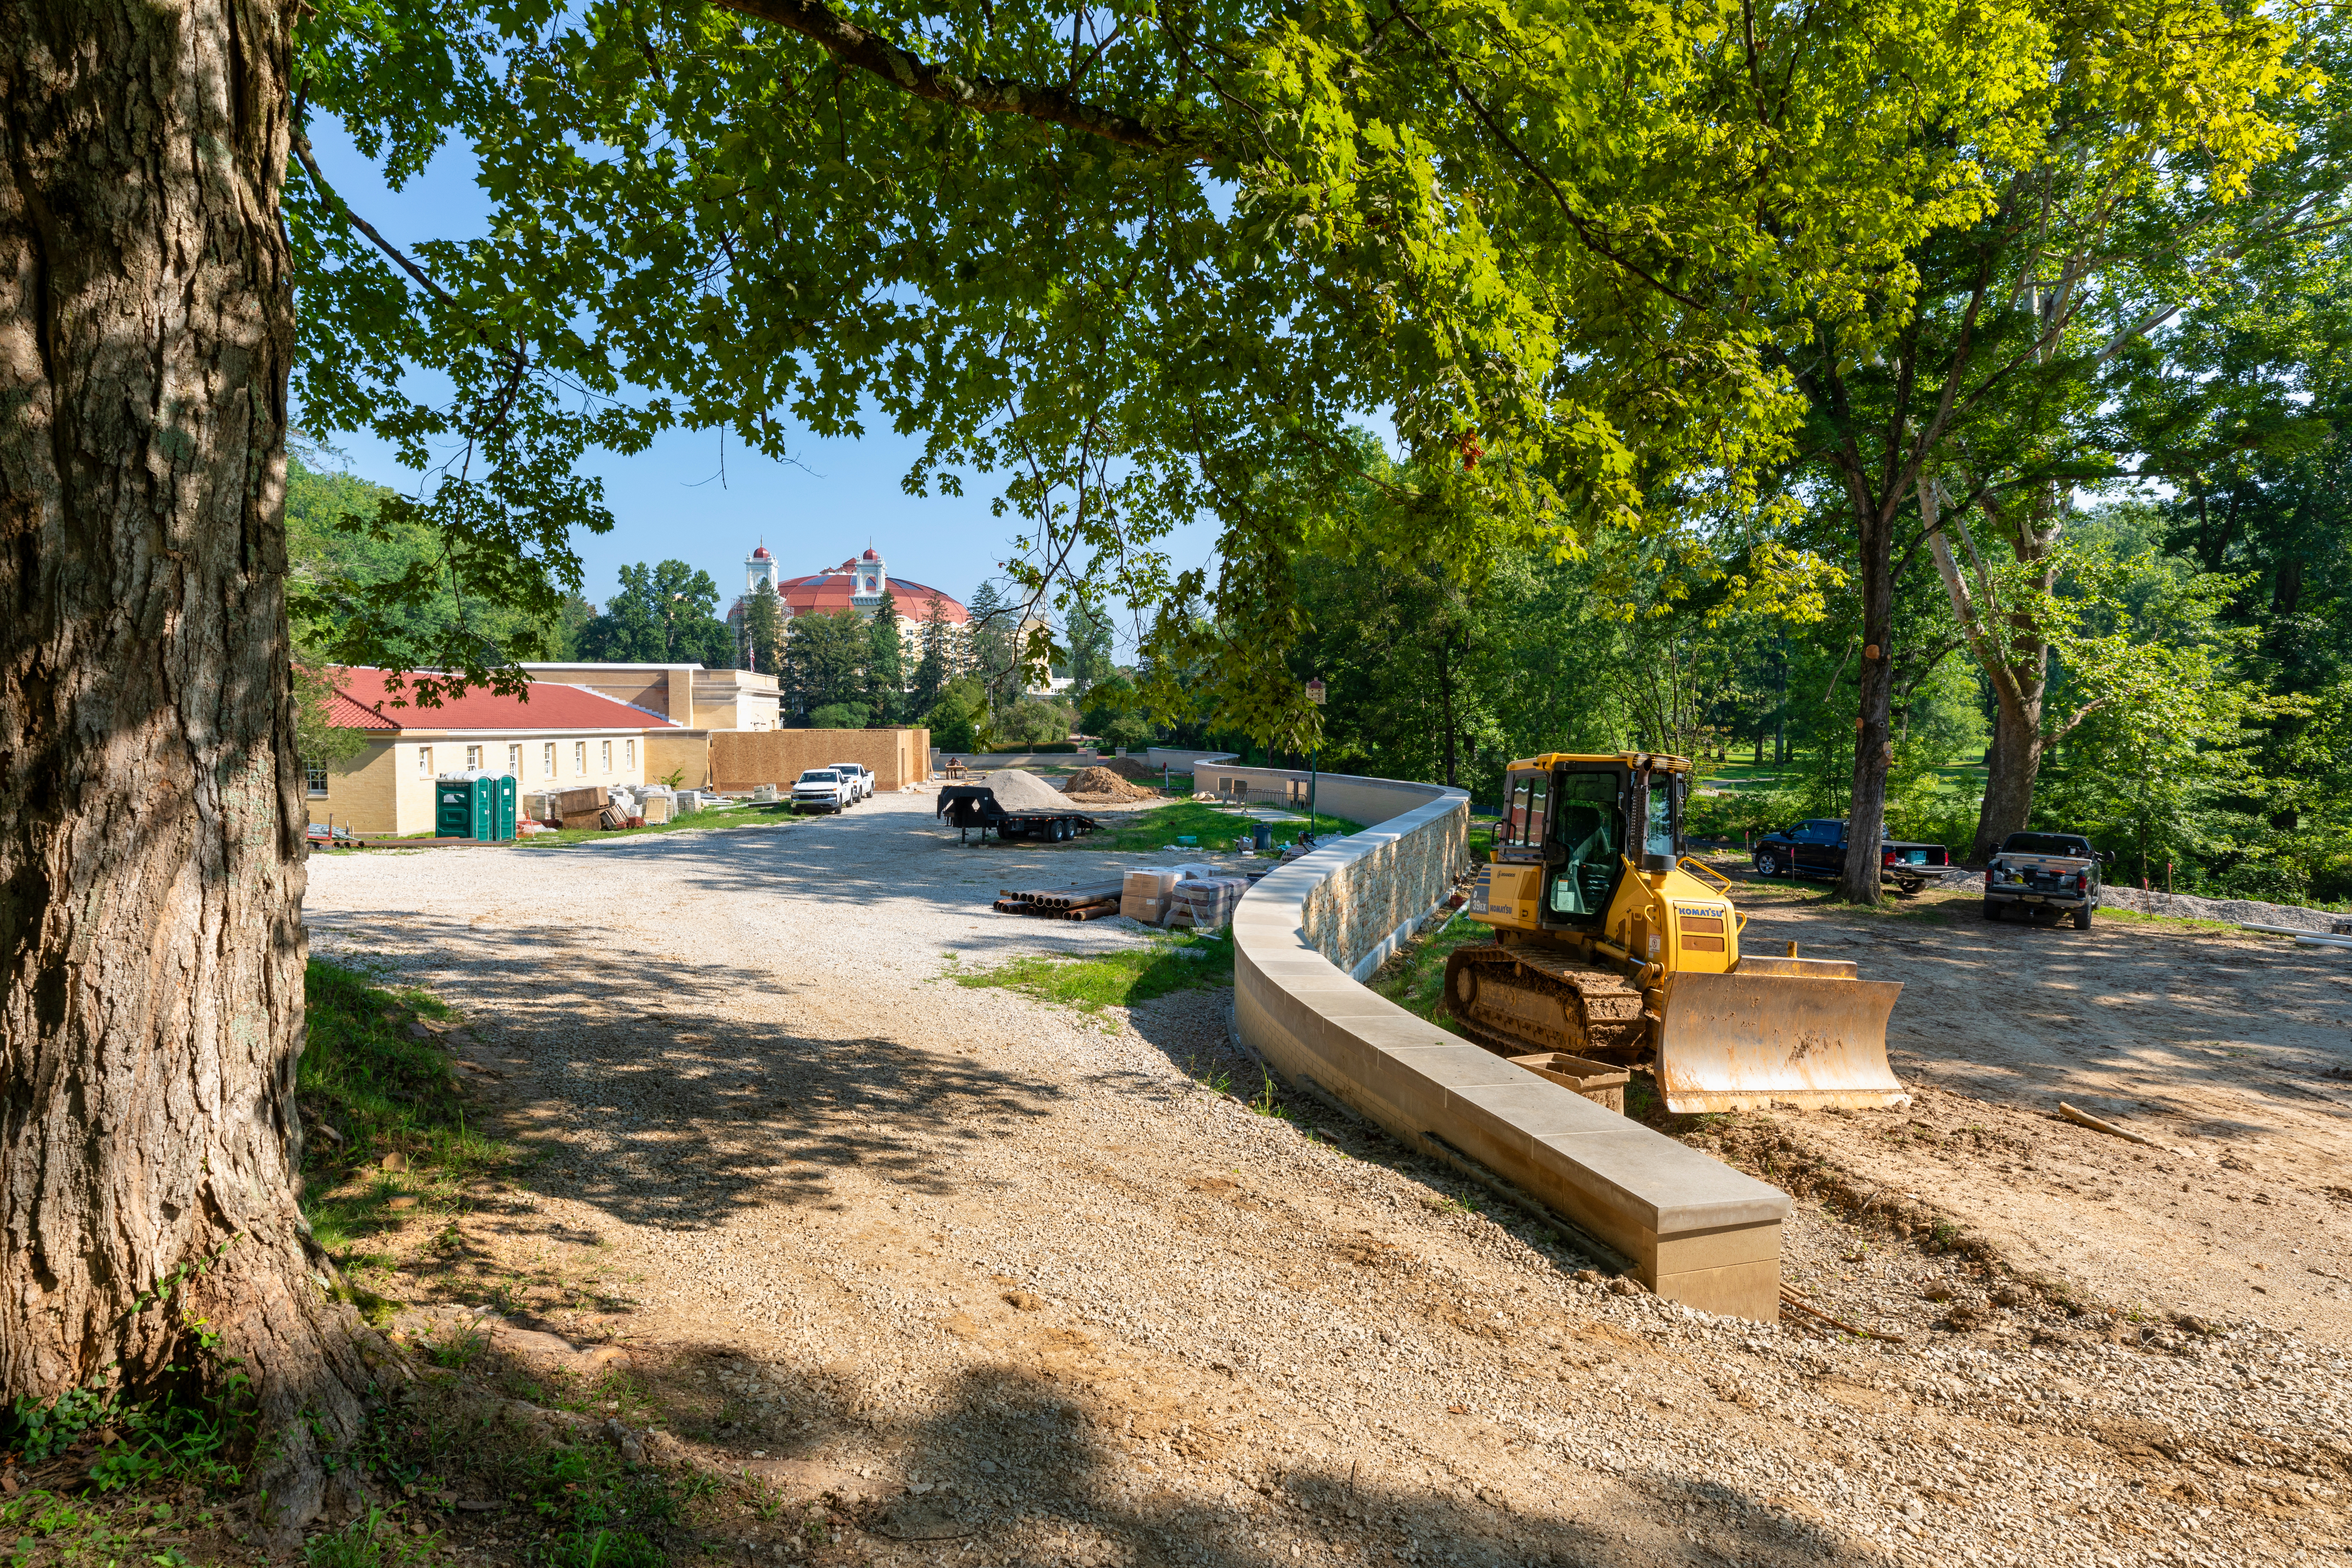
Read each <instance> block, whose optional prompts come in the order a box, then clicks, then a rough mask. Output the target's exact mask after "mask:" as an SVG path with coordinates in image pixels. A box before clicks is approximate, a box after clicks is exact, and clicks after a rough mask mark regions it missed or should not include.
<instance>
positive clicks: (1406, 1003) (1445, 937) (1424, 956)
mask: <svg viewBox="0 0 2352 1568" xmlns="http://www.w3.org/2000/svg"><path fill="white" fill-rule="evenodd" d="M1494 940H1495V928H1494V927H1492V926H1490V925H1483V924H1481V923H1480V922H1478V921H1474V920H1472V919H1471V918H1470V917H1469V916H1467V915H1456V916H1454V923H1453V924H1451V925H1449V926H1447V927H1446V928H1445V929H1444V931H1439V932H1438V933H1437V934H1436V935H1435V936H1432V937H1428V938H1426V939H1424V940H1423V941H1421V942H1414V943H1412V945H1411V946H1409V947H1407V948H1406V949H1405V950H1404V952H1403V953H1402V955H1401V956H1400V957H1399V958H1397V959H1394V960H1392V961H1391V962H1390V963H1386V964H1383V965H1382V966H1381V971H1380V973H1377V974H1375V975H1373V976H1372V980H1371V987H1372V989H1373V990H1375V991H1377V992H1379V993H1380V994H1381V995H1383V996H1385V997H1387V998H1388V999H1389V1000H1390V1001H1391V1002H1393V1003H1395V1004H1396V1005H1398V1006H1400V1007H1402V1008H1403V1009H1404V1010H1405V1011H1407V1012H1408V1013H1412V1014H1415V1015H1417V1016H1421V1017H1423V1018H1426V1019H1428V1020H1429V1021H1430V1022H1431V1023H1433V1024H1435V1025H1437V1026H1439V1027H1440V1028H1448V1027H1451V1025H1450V1023H1449V1022H1448V1020H1447V1019H1445V1018H1444V1016H1441V1015H1440V1014H1439V1013H1438V1010H1437V1004H1438V1001H1439V999H1440V998H1441V997H1443V996H1444V993H1445V960H1446V958H1447V956H1448V955H1449V954H1451V953H1452V952H1454V949H1455V948H1457V947H1477V946H1480V945H1482V944H1484V943H1486V942H1492V941H1494Z"/></svg>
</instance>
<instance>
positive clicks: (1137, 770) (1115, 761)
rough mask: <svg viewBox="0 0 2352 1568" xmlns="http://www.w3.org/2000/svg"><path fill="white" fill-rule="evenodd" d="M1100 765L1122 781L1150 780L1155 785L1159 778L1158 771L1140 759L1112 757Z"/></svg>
mask: <svg viewBox="0 0 2352 1568" xmlns="http://www.w3.org/2000/svg"><path fill="white" fill-rule="evenodd" d="M1102 765H1103V766H1104V767H1105V768H1107V769H1108V770H1109V771H1110V772H1112V773H1117V774H1118V776H1119V777H1121V778H1123V779H1150V780H1152V781H1154V782H1155V783H1156V782H1157V781H1158V780H1159V778H1160V770H1159V769H1158V768H1155V767H1153V766H1152V765H1151V764H1150V763H1147V762H1145V761H1144V760H1143V759H1142V758H1140V757H1113V758H1111V759H1110V761H1108V762H1107V763H1103V764H1102Z"/></svg>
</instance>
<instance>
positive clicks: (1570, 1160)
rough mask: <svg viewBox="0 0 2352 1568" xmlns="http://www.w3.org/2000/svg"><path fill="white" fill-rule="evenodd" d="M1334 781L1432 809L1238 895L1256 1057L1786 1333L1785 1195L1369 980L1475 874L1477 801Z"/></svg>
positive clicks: (1660, 1283) (1237, 953) (1651, 1281)
mask: <svg viewBox="0 0 2352 1568" xmlns="http://www.w3.org/2000/svg"><path fill="white" fill-rule="evenodd" d="M1324 782H1325V784H1338V785H1339V787H1340V788H1342V789H1344V790H1348V791H1349V794H1350V795H1352V796H1353V797H1354V798H1356V799H1358V800H1361V801H1365V802H1372V801H1380V800H1385V801H1388V802H1391V803H1402V802H1406V801H1411V800H1413V799H1416V798H1417V799H1418V800H1419V802H1420V804H1418V805H1411V806H1410V807H1409V808H1408V809H1405V810H1402V811H1401V812H1398V813H1396V814H1395V815H1393V816H1390V817H1389V818H1388V819H1387V820H1385V821H1382V822H1380V823H1379V824H1377V825H1376V826H1370V827H1368V828H1366V829H1365V830H1364V831H1363V832H1361V833H1357V834H1352V835H1350V836H1349V837H1346V838H1343V839H1340V840H1338V841H1337V842H1335V843H1332V844H1329V845H1327V846H1326V847H1323V848H1320V849H1318V850H1316V851H1315V852H1313V853H1312V854H1309V855H1306V856H1302V857H1301V858H1298V859H1297V860H1294V861H1292V862H1291V863H1290V864H1288V865H1286V866H1284V867H1282V868H1280V869H1278V870H1276V871H1274V872H1272V873H1270V874H1269V875H1268V876H1267V877H1266V878H1265V879H1264V880H1262V881H1261V882H1259V883H1258V885H1257V886H1256V887H1255V888H1253V889H1250V891H1249V893H1248V894H1247V895H1246V896H1245V897H1244V899H1243V900H1242V901H1241V904H1240V907H1239V908H1238V909H1237V910H1235V911H1234V924H1233V938H1234V1027H1235V1032H1236V1034H1237V1035H1238V1037H1239V1038H1240V1039H1241V1040H1242V1041H1243V1042H1244V1045H1245V1046H1246V1047H1247V1048H1248V1049H1249V1050H1250V1052H1251V1053H1252V1054H1253V1055H1255V1056H1256V1057H1257V1058H1260V1059H1261V1060H1262V1061H1263V1062H1265V1064H1266V1065H1267V1066H1268V1067H1269V1068H1271V1069H1272V1070H1274V1071H1276V1072H1277V1073H1279V1074H1280V1075H1281V1076H1282V1077H1284V1078H1285V1079H1289V1080H1291V1081H1293V1082H1298V1083H1303V1084H1305V1085H1307V1086H1308V1087H1309V1088H1311V1089H1313V1090H1314V1091H1315V1092H1316V1093H1318V1094H1319V1095H1322V1096H1326V1097H1328V1098H1329V1099H1332V1100H1337V1101H1339V1102H1340V1103H1341V1104H1343V1105H1345V1106H1347V1107H1348V1108H1349V1109H1350V1110H1353V1111H1355V1112H1356V1113H1358V1114H1359V1115H1361V1116H1363V1117H1365V1118H1366V1119H1368V1120H1370V1121H1374V1122H1376V1123H1378V1124H1379V1125H1380V1126H1381V1127H1383V1128H1385V1129H1387V1130H1388V1131H1390V1132H1391V1133H1392V1134H1394V1135H1395V1136H1396V1137H1397V1138H1399V1139H1400V1140H1401V1141H1402V1142H1405V1143H1406V1144H1407V1145H1408V1146H1410V1147H1412V1148H1414V1149H1418V1150H1423V1151H1425V1152H1433V1153H1434V1152H1438V1151H1441V1150H1442V1151H1444V1152H1445V1153H1446V1154H1450V1155H1453V1156H1455V1157H1457V1158H1458V1159H1459V1160H1460V1161H1461V1162H1462V1163H1464V1164H1465V1165H1467V1166H1472V1167H1476V1168H1479V1169H1483V1170H1484V1171H1486V1172H1489V1173H1493V1175H1494V1176H1495V1177H1496V1178H1497V1179H1498V1180H1499V1181H1500V1182H1501V1183H1502V1184H1505V1185H1507V1187H1509V1188H1512V1189H1516V1191H1517V1192H1518V1193H1523V1194H1527V1195H1528V1197H1529V1198H1530V1199H1532V1200H1533V1201H1534V1202H1535V1203H1536V1204H1537V1205H1539V1206H1540V1207H1542V1208H1545V1209H1549V1210H1552V1211H1554V1212H1556V1213H1557V1214H1559V1215H1562V1216H1564V1217H1565V1218H1566V1219H1567V1220H1568V1222H1569V1223H1570V1225H1572V1226H1574V1227H1575V1228H1576V1229H1578V1230H1580V1231H1583V1232H1585V1233H1588V1234H1590V1235H1591V1236H1593V1237H1598V1238H1599V1239H1601V1241H1603V1242H1605V1243H1606V1244H1607V1245H1608V1246H1610V1247H1612V1248H1614V1249H1615V1250H1616V1251H1618V1252H1620V1253H1622V1254H1623V1255H1624V1256H1625V1257H1626V1258H1630V1259H1631V1260H1632V1263H1633V1271H1634V1273H1635V1275H1636V1276H1637V1277H1638V1278H1639V1279H1641V1281H1642V1282H1643V1284H1644V1285H1647V1286H1648V1287H1649V1288H1650V1289H1653V1290H1654V1291H1656V1292H1657V1293H1658V1294H1659V1295H1660V1296H1663V1297H1665V1298H1666V1299H1668V1300H1676V1301H1681V1302H1683V1303H1685V1304H1686V1305H1689V1306H1693V1307H1696V1308H1699V1309H1702V1310H1706V1311H1711V1312H1725V1313H1732V1314H1736V1315H1738V1316H1741V1317H1747V1318H1753V1319H1757V1320H1759V1321H1766V1322H1769V1321H1776V1320H1777V1319H1778V1318H1779V1316H1780V1224H1781V1221H1782V1220H1783V1219H1785V1218H1786V1217H1787V1215H1788V1212H1789V1207H1790V1200H1789V1196H1788V1194H1785V1193H1783V1192H1781V1191H1780V1190H1779V1189H1778V1188H1775V1187H1770V1186H1768V1185H1766V1184H1764V1183H1762V1182H1759V1181H1757V1180H1755V1179H1754V1178H1752V1177H1749V1176H1747V1175H1743V1174H1742V1173H1739V1172H1738V1171H1735V1170H1733V1169H1732V1168H1731V1167H1729V1166H1728V1165H1725V1164H1722V1163H1719V1162H1717V1161H1715V1160H1712V1159H1709V1158H1708V1157H1707V1156H1706V1155H1704V1154H1701V1153H1699V1152H1697V1151H1696V1150H1693V1149H1688V1148H1685V1146H1684V1145H1682V1144H1681V1143H1678V1142H1675V1140H1673V1139H1671V1138H1668V1137H1665V1136H1664V1134H1662V1133H1659V1132H1655V1131H1652V1130H1651V1129H1649V1128H1647V1127H1644V1126H1643V1125H1641V1124H1640V1123H1639V1122H1635V1121H1628V1120H1627V1119H1625V1118H1624V1117H1622V1116H1619V1115H1617V1114H1615V1113H1614V1112H1612V1111H1609V1110H1603V1109H1601V1107H1600V1106H1597V1105H1595V1104H1593V1103H1592V1101H1591V1100H1586V1099H1584V1098H1583V1097H1582V1096H1581V1095H1579V1094H1577V1093H1575V1092H1574V1091H1573V1090H1571V1089H1565V1088H1562V1087H1561V1086H1559V1085H1557V1084H1554V1083H1550V1082H1548V1081H1547V1080H1545V1079H1539V1078H1538V1077H1536V1076H1535V1075H1534V1074H1532V1073H1529V1072H1528V1071H1526V1070H1524V1069H1522V1068H1518V1067H1516V1066H1514V1065H1512V1064H1511V1063H1510V1062H1507V1061H1506V1060H1504V1059H1503V1058H1500V1057H1498V1056H1496V1055H1494V1054H1492V1053H1491V1052H1488V1051H1486V1050H1483V1049H1481V1048H1479V1047H1476V1046H1474V1045H1471V1044H1469V1043H1468V1042H1466V1041H1465V1040H1463V1039H1461V1038H1460V1037H1456V1036H1454V1035H1450V1034H1448V1033H1446V1032H1445V1031H1444V1030H1442V1029H1440V1028H1438V1027H1437V1026H1435V1025H1433V1024H1431V1023H1429V1022H1428V1021H1427V1020H1425V1019H1423V1018H1419V1017H1416V1016H1413V1015H1412V1014H1411V1013H1408V1012H1407V1011H1405V1010H1404V1009H1403V1008H1402V1007H1399V1006H1397V1005H1395V1004H1394V1003H1391V1002H1390V1001H1388V1000H1387V999H1386V998H1384V997H1381V996H1378V995H1375V994H1373V993H1372V992H1370V991H1369V990H1367V989H1365V987H1364V986H1363V985H1362V984H1360V983H1359V982H1358V979H1357V978H1356V975H1357V974H1358V973H1366V974H1368V973H1370V972H1371V970H1372V969H1375V968H1377V967H1378V966H1379V963H1380V961H1381V960H1382V959H1384V958H1385V957H1386V956H1387V955H1388V953H1389V952H1393V951H1394V948H1395V945H1396V944H1397V943H1398V942H1401V941H1402V939H1403V938H1404V937H1405V936H1408V935H1410V934H1411V931H1412V927H1413V925H1414V924H1416V923H1418V921H1420V920H1421V919H1422V918H1423V916H1424V914H1425V911H1427V910H1429V909H1431V908H1432V907H1433V905H1435V904H1436V903H1437V902H1438V901H1439V900H1442V899H1443V898H1444V895H1445V894H1446V892H1447V891H1448V890H1450V889H1451V887H1452V884H1453V880H1454V875H1455V873H1456V872H1458V871H1459V870H1460V869H1461V868H1462V867H1463V866H1464V865H1465V864H1466V861H1467V858H1468V857H1467V842H1466V840H1467V831H1466V830H1467V826H1468V820H1469V806H1470V798H1469V796H1468V795H1466V794H1465V793H1464V792H1463V791H1461V790H1458V789H1450V788H1446V787H1444V786H1441V785H1435V784H1411V783H1407V782H1405V781H1402V780H1395V779H1356V778H1352V777H1348V776H1346V775H1341V776H1339V778H1337V779H1334V778H1332V777H1331V776H1330V775H1326V777H1325V780H1324ZM1351 786H1354V787H1351ZM1358 820H1361V818H1359V819H1358ZM1400 916H1403V917H1404V918H1403V919H1402V921H1400V919H1399V917H1400ZM1368 959H1369V960H1370V961H1371V962H1370V964H1369V965H1367V963H1366V961H1367V960H1368ZM1449 1163H1450V1162H1449Z"/></svg>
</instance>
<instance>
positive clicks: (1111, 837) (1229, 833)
mask: <svg viewBox="0 0 2352 1568" xmlns="http://www.w3.org/2000/svg"><path fill="white" fill-rule="evenodd" d="M1297 816H1298V818H1299V820H1297V822H1276V823H1271V824H1269V825H1268V826H1271V827H1272V828H1273V829H1274V841H1275V845H1276V847H1281V846H1282V845H1284V844H1288V843H1295V842H1296V841H1297V837H1298V836H1299V835H1300V834H1301V833H1303V832H1305V831H1306V830H1307V814H1306V813H1305V812H1303V811H1302V812H1300V813H1298V814H1297ZM1095 820H1096V822H1097V823H1098V824H1100V826H1098V827H1097V829H1096V830H1095V831H1094V832H1093V833H1091V834H1088V835H1087V836H1086V837H1080V838H1073V839H1071V840H1070V841H1069V843H1067V844H1035V843H1032V842H1030V841H1028V840H1026V839H1015V840H1014V841H1013V842H1014V843H1016V844H1018V845H1019V846H1020V847H1022V848H1024V849H1078V848H1084V849H1095V850H1102V849H1112V850H1119V851H1125V852H1133V851H1138V850H1141V851H1145V852H1149V851H1152V850H1167V849H1168V847H1169V846H1170V845H1171V844H1176V840H1177V839H1178V838H1180V837H1192V838H1196V839H1198V840H1199V841H1200V842H1199V843H1197V844H1176V847H1175V849H1174V850H1173V851H1172V853H1174V854H1176V855H1179V856H1181V855H1185V854H1188V853H1191V852H1193V851H1200V852H1203V853H1206V852H1210V851H1213V850H1216V849H1219V848H1223V847H1232V848H1234V849H1241V848H1245V847H1248V846H1249V844H1250V843H1251V842H1252V835H1254V834H1255V833H1256V831H1257V824H1256V823H1255V822H1254V821H1252V820H1251V819H1250V818H1248V817H1246V816H1243V815H1242V814H1241V813H1239V812H1237V811H1228V810H1226V809H1225V808H1223V806H1215V805H1209V804H1208V803H1207V802H1205V801H1198V800H1180V801H1174V802H1171V803H1170V804H1169V805H1155V806H1153V807H1151V808H1150V810H1148V811H1138V812H1128V813H1120V814H1118V815H1113V814H1112V813H1109V812H1105V813H1104V814H1103V815H1102V816H1097V817H1096V818H1095ZM1363 826H1364V825H1363V824H1362V823H1360V822H1350V821H1349V820H1348V819H1347V818H1346V817H1344V816H1330V815H1328V813H1323V812H1318V813H1317V814H1316V816H1315V835H1316V837H1318V838H1319V837H1324V836H1326V835H1328V834H1335V833H1360V832H1362V831H1363Z"/></svg>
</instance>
